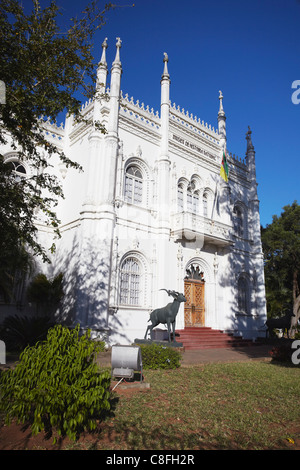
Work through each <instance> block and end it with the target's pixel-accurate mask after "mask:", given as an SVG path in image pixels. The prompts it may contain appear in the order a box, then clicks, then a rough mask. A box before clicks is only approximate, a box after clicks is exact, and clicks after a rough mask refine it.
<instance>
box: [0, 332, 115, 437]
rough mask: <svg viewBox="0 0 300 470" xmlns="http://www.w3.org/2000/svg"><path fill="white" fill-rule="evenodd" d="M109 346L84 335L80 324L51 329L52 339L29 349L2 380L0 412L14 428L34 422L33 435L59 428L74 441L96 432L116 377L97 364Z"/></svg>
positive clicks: (107, 405)
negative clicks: (70, 327) (16, 422)
mask: <svg viewBox="0 0 300 470" xmlns="http://www.w3.org/2000/svg"><path fill="white" fill-rule="evenodd" d="M102 346H103V344H102V343H97V342H94V341H92V340H91V339H90V332H87V333H86V334H85V335H83V336H81V337H80V336H79V326H78V327H76V328H75V329H74V330H69V329H68V328H66V327H63V326H61V325H56V326H55V327H53V328H51V329H50V330H49V332H48V335H47V340H46V341H44V342H41V343H37V344H36V345H35V346H33V347H27V348H26V349H25V350H24V351H23V352H22V354H21V355H20V362H18V363H17V364H16V367H15V369H11V370H8V371H5V372H3V373H2V374H1V377H0V411H3V412H4V414H5V417H6V423H7V424H9V423H10V422H11V420H12V419H14V418H16V419H17V421H18V422H19V423H20V422H21V423H29V424H30V425H31V430H32V433H33V434H37V433H39V432H40V431H41V430H43V429H47V430H48V431H51V432H52V430H54V429H55V430H56V431H57V432H58V435H59V436H61V435H65V434H66V435H67V436H69V437H70V438H71V439H75V438H76V436H77V435H78V434H79V433H80V432H81V431H82V430H88V431H91V430H94V429H95V428H96V423H97V420H98V419H100V418H101V416H102V415H103V412H104V411H107V410H109V409H110V402H109V397H110V391H109V387H110V374H109V372H108V371H102V372H100V371H99V370H98V368H97V364H96V362H95V357H96V354H97V353H98V352H99V351H100V350H101V349H102Z"/></svg>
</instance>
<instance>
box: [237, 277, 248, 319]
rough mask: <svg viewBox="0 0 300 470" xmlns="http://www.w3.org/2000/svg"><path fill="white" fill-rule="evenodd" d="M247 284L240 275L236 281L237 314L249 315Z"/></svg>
mask: <svg viewBox="0 0 300 470" xmlns="http://www.w3.org/2000/svg"><path fill="white" fill-rule="evenodd" d="M249 299H250V296H249V282H248V280H247V279H246V278H245V276H243V275H241V276H240V277H239V280H238V309H239V313H243V314H249V313H250V302H249Z"/></svg>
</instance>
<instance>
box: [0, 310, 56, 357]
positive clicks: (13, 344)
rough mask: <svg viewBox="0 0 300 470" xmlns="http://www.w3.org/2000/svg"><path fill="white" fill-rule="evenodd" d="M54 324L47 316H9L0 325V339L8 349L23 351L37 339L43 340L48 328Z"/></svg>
mask: <svg viewBox="0 0 300 470" xmlns="http://www.w3.org/2000/svg"><path fill="white" fill-rule="evenodd" d="M53 326H54V323H53V322H52V321H51V318H50V317H49V316H38V317H28V316H18V315H14V316H9V317H6V318H5V320H4V321H3V323H2V324H1V327H0V339H2V340H3V341H4V342H5V345H6V348H7V350H9V351H14V352H18V351H23V349H25V348H26V347H27V346H33V345H34V344H35V343H36V342H37V341H44V340H45V339H46V337H47V333H48V330H49V329H50V328H51V327H53Z"/></svg>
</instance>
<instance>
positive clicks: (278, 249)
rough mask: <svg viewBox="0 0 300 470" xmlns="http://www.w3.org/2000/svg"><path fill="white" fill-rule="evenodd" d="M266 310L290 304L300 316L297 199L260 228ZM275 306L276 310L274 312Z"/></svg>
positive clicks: (299, 216) (299, 242)
mask: <svg viewBox="0 0 300 470" xmlns="http://www.w3.org/2000/svg"><path fill="white" fill-rule="evenodd" d="M262 244H263V251H264V259H265V279H266V290H267V301H268V299H269V300H270V302H269V304H268V313H269V315H270V316H273V315H274V314H276V313H277V314H278V313H280V311H281V312H282V313H283V311H284V310H285V309H288V308H289V307H291V309H292V310H293V313H294V314H295V317H293V318H292V325H295V324H296V323H297V320H298V319H299V317H300V290H299V286H300V206H299V205H298V203H297V201H294V202H293V204H292V205H288V206H285V207H283V212H282V213H281V215H280V216H279V217H278V216H277V215H274V216H273V222H272V223H271V224H269V225H267V226H266V228H263V229H262ZM276 309H277V312H276Z"/></svg>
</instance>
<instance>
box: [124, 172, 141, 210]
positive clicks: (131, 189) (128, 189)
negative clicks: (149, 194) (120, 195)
mask: <svg viewBox="0 0 300 470" xmlns="http://www.w3.org/2000/svg"><path fill="white" fill-rule="evenodd" d="M124 198H125V201H126V202H130V203H132V204H142V201H143V175H142V172H141V170H140V169H139V168H138V167H137V166H135V165H131V166H129V167H128V168H127V169H126V173H125V191H124Z"/></svg>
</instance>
